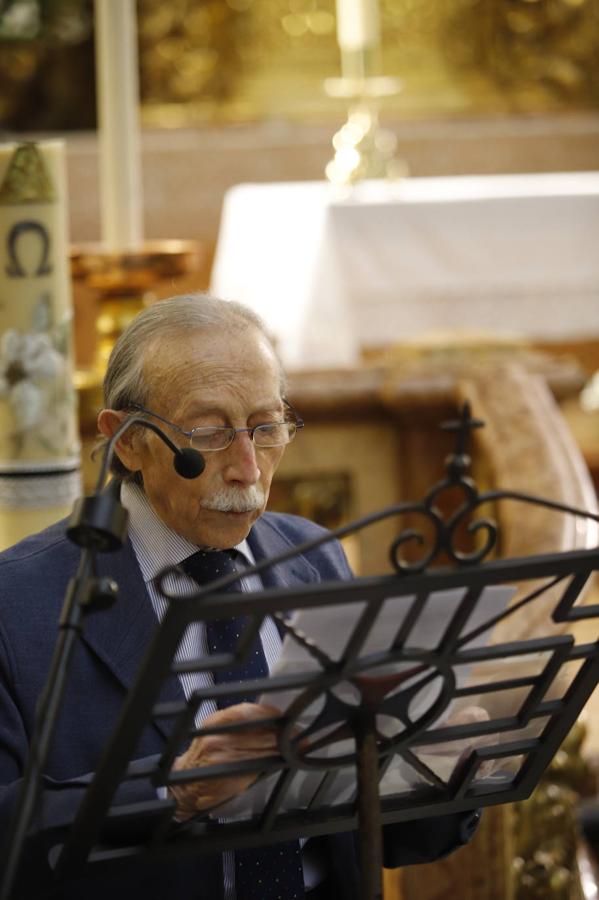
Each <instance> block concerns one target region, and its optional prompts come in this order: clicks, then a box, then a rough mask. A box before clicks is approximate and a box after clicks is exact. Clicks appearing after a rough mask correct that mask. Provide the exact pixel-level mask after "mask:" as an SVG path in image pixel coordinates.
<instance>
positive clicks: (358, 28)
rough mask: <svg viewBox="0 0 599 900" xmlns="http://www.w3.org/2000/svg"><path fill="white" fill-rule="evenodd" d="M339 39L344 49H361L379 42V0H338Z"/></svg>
mask: <svg viewBox="0 0 599 900" xmlns="http://www.w3.org/2000/svg"><path fill="white" fill-rule="evenodd" d="M337 41H338V43H339V46H340V47H341V49H342V50H361V49H362V48H364V47H372V46H374V45H376V44H378V43H379V41H380V25H379V6H378V0H337Z"/></svg>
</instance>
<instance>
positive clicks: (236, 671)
mask: <svg viewBox="0 0 599 900" xmlns="http://www.w3.org/2000/svg"><path fill="white" fill-rule="evenodd" d="M240 559H241V556H240V554H239V553H238V552H237V551H236V550H198V552H197V553H194V554H193V556H190V557H188V558H187V559H186V560H184V562H183V563H182V568H183V569H184V570H185V572H187V574H188V575H190V576H191V577H192V578H193V579H194V581H197V583H198V584H199V585H200V586H203V585H207V584H209V583H210V582H211V581H214V580H215V579H217V578H222V577H223V576H225V575H229V574H231V573H232V572H235V571H239V570H242V569H243V566H242V564H241V563H239V566H237V565H236V561H237V560H240ZM241 590H242V588H241V585H240V583H239V581H235V582H233V583H232V584H231V585H229V586H228V587H225V588H223V591H224V592H233V591H241ZM247 624H248V616H234V617H230V618H227V619H215V620H213V621H211V622H206V638H207V642H208V648H209V650H210V653H232V652H233V651H234V650H235V647H236V646H237V642H238V640H239V637H240V635H241V634H243V631H244V629H245V628H246V627H247ZM267 676H268V666H267V664H266V658H265V656H264V650H263V648H262V641H261V640H260V637H259V636H258V638H257V639H256V641H255V643H254V645H253V646H252V647H251V649H250V652H249V653H248V654H247V657H246V659H245V661H244V662H242V663H241V665H239V666H236V667H234V668H231V669H221V670H220V671H216V672H214V681H215V684H223V683H225V682H230V683H231V682H232V683H235V682H237V683H239V682H240V681H246V680H248V681H254V680H255V679H258V678H266V677H267ZM253 700H255V695H251V696H248V697H243V696H239V695H238V696H236V697H234V698H232V699H230V698H223V699H222V700H219V702H218V706H219V708H220V709H222V708H224V707H226V706H231V705H232V704H234V703H243V702H244V701H250V702H251V701H253ZM235 894H236V897H237V900H295V898H298V900H299V898H303V897H304V878H303V872H302V858H301V852H300V845H299V841H287V842H285V843H283V844H273V845H272V846H271V847H262V848H258V849H255V850H253V849H252V850H236V851H235Z"/></svg>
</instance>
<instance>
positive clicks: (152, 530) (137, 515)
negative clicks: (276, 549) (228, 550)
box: [121, 481, 254, 584]
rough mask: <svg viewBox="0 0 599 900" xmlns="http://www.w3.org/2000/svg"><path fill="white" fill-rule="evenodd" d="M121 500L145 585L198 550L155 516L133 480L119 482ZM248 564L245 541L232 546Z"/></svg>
mask: <svg viewBox="0 0 599 900" xmlns="http://www.w3.org/2000/svg"><path fill="white" fill-rule="evenodd" d="M121 503H122V504H123V506H124V507H125V509H126V510H127V512H128V513H129V538H130V540H131V544H132V546H133V550H134V553H135V556H136V557H137V562H138V563H139V567H140V569H141V574H142V576H143V579H144V581H145V582H146V584H147V583H148V582H149V581H152V579H154V578H156V576H157V575H158V574H159V573H160V572H161V571H162V570H163V569H165V568H167V567H168V566H177V565H179V564H180V563H182V562H183V560H184V559H187V557H188V556H191V555H192V553H195V552H196V551H197V550H198V547H197V546H196V544H192V543H191V541H188V540H187V538H184V537H182V536H181V535H180V534H177V532H176V531H173V529H172V528H169V527H168V525H166V524H165V523H164V522H163V521H162V519H161V518H160V517H159V516H158V515H156V513H155V512H154V510H153V509H152V506H151V505H150V503H149V501H148V498H147V497H146V495H145V493H144V491H143V489H142V488H141V487H140V486H139V485H137V484H134V483H133V482H130V481H125V482H123V484H122V485H121ZM235 549H236V550H238V551H239V552H240V553H241V554H242V556H243V557H244V558H245V560H246V561H247V562H248V563H249V564H250V565H251V564H252V563H253V562H254V557H253V554H252V551H251V550H250V548H249V545H248V542H247V540H244V541H242V542H241V543H240V544H237V546H236V547H235Z"/></svg>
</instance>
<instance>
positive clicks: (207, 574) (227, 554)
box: [181, 550, 239, 590]
mask: <svg viewBox="0 0 599 900" xmlns="http://www.w3.org/2000/svg"><path fill="white" fill-rule="evenodd" d="M238 558H239V553H238V552H237V550H198V551H197V553H192V555H191V556H188V557H187V559H184V560H183V562H182V563H181V568H182V569H183V571H184V572H186V574H187V575H190V576H191V577H192V578H193V579H194V581H197V583H198V584H199V585H204V584H209V583H210V582H211V581H216V579H217V578H224V577H225V575H231V574H232V573H233V572H236V571H237V566H236V564H235V561H236V560H237V559H238ZM225 590H239V585H238V584H237V583H236V582H233V583H232V585H231V587H229V588H225Z"/></svg>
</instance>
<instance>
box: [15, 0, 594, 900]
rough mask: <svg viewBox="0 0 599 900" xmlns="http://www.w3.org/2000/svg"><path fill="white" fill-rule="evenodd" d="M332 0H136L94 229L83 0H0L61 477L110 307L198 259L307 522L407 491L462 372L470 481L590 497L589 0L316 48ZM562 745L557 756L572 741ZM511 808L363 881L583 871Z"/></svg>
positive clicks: (87, 439)
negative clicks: (135, 73) (59, 221)
mask: <svg viewBox="0 0 599 900" xmlns="http://www.w3.org/2000/svg"><path fill="white" fill-rule="evenodd" d="M100 2H102V0H100ZM345 4H346V9H347V7H348V5H349V6H351V5H352V4H351V2H350V0H345ZM343 5H344V0H339V2H338V7H337V9H336V8H335V3H334V0H169V2H167V3H166V2H163V0H138V3H137V7H136V13H137V29H138V37H137V39H136V45H137V49H138V53H139V97H140V110H139V112H140V120H141V125H142V128H141V134H140V139H139V150H138V157H136V159H135V165H136V168H137V170H138V173H139V174H140V175H141V181H142V184H141V187H140V189H139V196H138V198H137V199H138V200H140V198H143V199H142V200H140V202H141V209H142V218H143V222H142V224H141V228H140V231H139V234H137V236H135V235H133V238H132V236H131V234H129V235H128V237H127V236H126V237H125V239H123V240H122V241H121V245H120V246H119V239H118V238H116V239H114V240H112V242H111V241H110V240H109V239H108V238H107V235H106V228H105V225H106V223H105V222H104V223H103V222H102V218H103V212H102V193H101V190H100V187H99V169H100V162H101V157H102V152H103V151H102V149H101V147H100V145H99V141H98V133H97V130H96V123H97V115H96V75H95V72H96V68H95V62H96V60H95V58H94V57H95V54H97V53H98V45H97V42H95V33H94V27H95V26H94V7H93V3H92V0H0V139H2V140H4V141H17V142H22V141H35V140H38V139H42V138H46V137H47V136H48V135H50V136H52V137H59V138H63V139H66V164H67V176H68V197H69V200H68V219H69V234H70V241H71V253H70V257H71V272H72V279H73V281H72V284H73V298H74V311H75V317H74V348H75V362H76V373H75V382H76V386H77V390H78V394H79V409H80V418H79V423H80V431H81V436H82V439H83V447H84V452H83V467H84V476H85V483H86V484H87V485H88V486H89V485H91V483H92V481H93V477H94V474H95V471H96V469H95V466H94V464H92V463H90V461H89V448H90V446H91V445H92V444H93V440H94V433H95V428H94V416H95V412H96V410H97V407H98V405H99V396H98V384H99V377H100V374H101V371H102V367H103V364H104V362H105V360H106V355H107V353H108V352H109V350H110V347H111V345H112V343H113V341H114V339H115V336H116V335H117V334H118V333H119V330H120V329H121V328H122V327H123V324H124V323H126V322H127V321H128V320H129V319H130V317H131V316H132V315H134V314H135V312H136V311H137V310H138V309H140V308H141V306H142V305H143V304H146V303H151V302H153V301H154V300H156V299H158V298H161V297H166V296H169V295H172V294H175V293H183V292H186V291H188V290H205V289H208V288H210V287H211V288H212V289H213V290H214V291H215V292H216V293H218V294H221V295H223V296H226V297H230V298H235V299H241V300H245V301H246V302H249V303H251V304H252V305H253V306H255V307H256V308H257V309H258V311H259V312H261V313H262V314H263V315H264V316H265V318H266V320H267V322H268V324H269V325H270V326H271V328H272V329H273V331H274V333H275V336H276V338H277V340H278V344H279V349H280V351H281V354H282V356H283V358H284V360H285V361H286V363H287V364H288V367H289V369H290V370H291V380H290V397H291V399H292V401H293V402H294V405H295V406H297V408H298V409H299V410H300V411H301V413H302V415H303V417H304V418H305V419H306V421H307V423H308V424H309V428H306V429H305V432H304V434H302V436H301V440H299V441H298V442H297V443H296V444H294V445H292V447H290V448H289V451H288V453H287V455H286V457H285V460H284V463H283V465H282V467H281V470H280V476H279V478H278V480H277V482H276V484H275V486H274V488H273V504H274V505H275V506H276V507H277V508H280V509H285V510H290V511H294V512H299V513H301V514H304V515H307V516H309V517H311V518H314V519H316V520H318V521H320V522H322V523H323V524H325V525H330V526H332V525H337V524H339V523H341V522H343V521H347V520H349V519H350V518H353V517H355V516H357V515H360V514H362V513H366V512H369V511H372V510H373V509H376V508H378V507H380V506H383V505H385V504H387V503H390V502H393V501H398V500H401V499H419V498H420V497H422V496H423V494H424V493H425V491H426V490H427V489H428V488H429V487H430V486H431V484H432V483H434V482H435V481H436V480H437V479H438V478H439V477H440V476H441V470H442V463H443V458H444V456H445V454H446V453H447V452H448V449H449V444H448V443H447V440H446V438H445V437H444V436H443V435H439V434H438V429H437V424H438V422H439V421H440V420H442V419H443V418H447V417H448V416H451V415H453V414H454V413H455V411H456V409H457V408H458V407H459V405H460V404H461V402H462V401H463V400H464V399H468V400H469V401H470V403H471V404H472V407H473V410H474V413H475V414H476V415H478V416H480V417H481V418H483V419H485V420H486V421H487V423H488V424H487V427H486V428H485V429H484V430H483V431H482V432H480V433H479V434H477V442H476V444H475V446H474V448H473V466H474V469H475V473H476V475H477V477H478V479H479V481H480V483H481V484H482V485H483V486H485V485H486V486H489V485H493V484H495V485H498V486H500V487H502V488H508V487H512V488H514V489H520V490H528V491H530V492H532V493H537V494H539V495H542V496H547V497H552V498H554V499H556V500H559V501H561V502H565V503H570V504H571V505H575V506H579V507H583V508H588V509H594V508H595V505H596V490H597V488H598V486H599V377H597V378H595V380H593V376H594V373H595V372H597V371H598V370H599V254H597V250H596V245H597V235H598V234H599V0H380V4H379V5H378V7H377V8H376V9H375V7H374V5H373V4H372V3H366V0H363V2H362V3H361V4H358V5H359V6H361V7H362V8H363V12H364V10H365V11H366V12H365V13H364V14H365V15H370V16H374V17H375V19H376V21H374V19H373V20H372V21H370V22H369V23H366V24H365V23H364V22H362V26H363V28H364V29H365V31H366V32H368V28H370V32H368V34H367V37H368V35H370V37H369V39H368V40H364V41H360V37H364V34H363V33H362V34H361V35H360V34H359V35H358V40H357V42H356V41H354V42H353V44H352V40H351V36H350V39H346V40H345V44H344V41H343V39H342V40H341V51H342V52H341V53H340V47H339V43H338V39H339V36H340V35H339V33H338V30H339V24H340V23H339V18H340V15H341V16H343V15H344V12H343ZM373 10H374V12H373ZM362 26H360V27H362ZM367 26H368V27H367ZM348 27H349V28H350V30H351V23H350V24H349V25H348V23H347V22H346V32H347V28H348ZM358 31H359V28H358ZM346 38H347V33H346ZM115 52H116V51H115ZM105 54H106V60H105V61H106V62H107V63H108V64H110V51H105ZM115 65H116V63H115ZM360 67H361V68H360ZM340 75H342V76H343V78H340V77H339V76H340ZM106 77H108V76H106ZM365 85H367V87H365ZM113 99H114V97H113ZM113 149H114V148H113ZM125 163H126V160H123V166H125ZM103 226H104V228H103ZM113 238H114V235H113ZM497 514H498V516H499V518H500V520H501V524H502V526H503V527H504V535H505V537H504V541H503V545H502V547H501V552H503V553H504V554H506V555H507V554H510V553H511V554H514V553H518V554H521V553H538V552H547V551H553V550H561V549H571V548H574V547H587V546H594V545H596V533H595V531H594V530H593V529H592V528H591V527H590V526H589V527H588V528H584V527H582V526H573V525H572V523H571V522H570V523H564V522H563V521H561V520H560V521H558V518H557V517H555V520H554V517H552V516H547V515H545V516H544V517H542V518H541V519H540V520H539V521H538V522H534V523H533V522H531V521H530V520H527V521H526V522H523V521H521V519H519V518H518V516H517V515H514V514H512V515H509V514H508V513H507V512H506V511H504V510H503V509H501V510H498V511H497ZM41 521H42V520H41V517H40V522H41ZM391 528H392V526H390V525H389V524H386V525H385V526H384V527H382V526H381V527H378V528H377V529H372V530H371V533H369V534H365V535H363V536H362V537H361V538H360V540H359V541H356V542H354V543H353V544H349V545H348V552H349V554H350V556H351V558H352V561H353V562H354V564H355V566H356V568H357V569H358V571H360V572H361V573H364V574H367V573H371V572H380V571H383V570H385V569H386V567H387V565H388V563H387V558H386V552H387V551H386V547H387V546H388V544H389V542H390V540H391V538H392V531H391V530H390V529H391ZM19 536H20V535H19V534H17V533H15V534H14V535H13V539H17V538H18V537H19ZM7 543H10V540H8V541H7ZM593 708H594V707H593ZM586 727H587V728H588V729H589V730H590V738H589V745H590V746H591V748H596V747H598V746H599V726H597V725H596V724H594V718H593V717H591V718H590V719H589V721H588V722H587V726H586ZM574 743H576V742H575V741H574ZM593 752H594V749H593ZM587 755H592V753H590V752H589V753H588V754H587ZM561 765H562V769H564V767H565V770H567V771H570V772H571V771H574V772H578V773H579V774H580V765H581V763H580V756H579V747H578V745H576V746H575V747H574V754H573V756H572V757H567V758H566V759H565V761H564V759H562V761H561ZM577 767H578V768H577ZM585 771H586V770H585ZM562 774H563V772H561V773H558V776H556V777H557V781H558V782H559V783H560V784H562V781H564V779H562V781H560V779H561V778H562ZM589 777H590V776H589ZM574 780H575V779H574ZM565 781H566V782H567V779H565ZM568 784H569V786H568V787H567V788H564V790H565V791H566V794H567V792H568V791H570V790H571V789H572V778H570V781H569V782H568ZM580 784H581V782H580V780H579V782H577V785H576V787H577V788H580ZM554 788H555V781H554V783H553V787H552V789H554ZM550 793H551V792H550ZM566 794H564V793H559V792H558V796H557V800H555V794H554V800H555V803H556V804H557V806H559V805H560V804H561V807H560V809H562V811H563V809H565V808H566V807H567V809H568V810H571V809H573V807H571V806H567V801H566V799H565V797H566ZM570 796H571V795H570V794H567V797H570ZM550 802H551V801H550V799H549V800H548V799H547V797H546V796H545V795H542V797H541V800H539V803H545V804H547V803H549V804H550ZM568 802H569V801H568ZM544 808H545V807H544ZM551 809H552V810H553V812H552V813H551V815H554V820H555V822H556V823H557V832H558V833H559V832H560V829H561V830H562V831H563V830H564V828H565V826H564V820H563V818H562V819H560V818H559V815H558V814H557V813H555V806H553V807H551ZM569 814H570V813H563V815H564V816H567V815H569ZM526 815H527V813H526V812H522V811H516V812H513V811H511V812H507V811H505V810H502V811H497V812H496V813H493V815H491V814H490V815H488V816H487V817H486V818H487V821H488V822H490V823H491V824H490V825H487V826H486V828H485V830H484V831H483V833H482V834H481V836H480V837H479V838H477V840H478V849H477V848H476V846H475V848H474V851H473V852H471V851H470V850H467V851H465V852H464V853H463V854H460V855H459V857H460V860H461V861H460V860H459V861H458V865H457V870H456V869H454V870H451V868H448V867H445V868H441V869H439V870H436V869H435V867H429V868H428V872H429V879H428V881H427V882H426V884H427V885H429V887H426V888H425V887H424V886H423V882H422V879H420V880H419V879H418V877H417V876H412V875H410V874H409V873H408V874H406V875H405V877H404V878H403V880H402V883H401V884H400V882H399V881H398V880H397V879H396V878H393V879H391V877H390V878H389V880H388V883H387V892H388V895H389V897H395V896H399V895H400V892H403V893H402V896H403V897H404V898H405V900H409V898H412V897H414V898H415V897H418V898H419V900H421V898H425V897H429V896H430V897H431V898H432V897H434V896H449V895H450V893H448V892H447V891H446V888H442V887H440V885H447V884H449V883H452V884H453V883H454V882H452V881H451V879H456V880H455V885H457V886H455V887H454V889H453V893H451V896H454V895H455V896H460V897H472V898H473V900H479V898H491V897H493V898H501V900H504V898H516V897H518V898H528V897H531V898H532V897H543V898H545V897H556V898H561V897H564V898H566V897H568V898H570V897H574V896H578V897H579V896H582V894H581V893H580V891H582V887H581V879H580V878H578V877H575V872H578V871H579V870H578V869H577V864H576V862H575V859H576V854H577V852H578V853H579V861H580V859H582V857H581V856H580V846H581V845H576V842H575V841H574V843H572V842H571V843H570V844H567V846H566V843H567V842H564V841H562V842H561V843H560V841H559V840H557V838H556V836H555V833H553V834H549V836H548V837H547V841H548V842H549V843H551V842H552V841H553V843H552V844H551V846H552V847H553V848H554V850H555V848H556V847H557V846H558V844H559V847H558V849H557V850H555V853H554V855H553V856H551V854H549V856H548V855H547V852H548V851H547V852H546V850H545V845H543V847H542V848H541V850H539V846H537V847H536V848H533V849H532V850H531V848H530V843H531V838H530V834H531V830H532V831H534V830H535V827H537V826H538V822H537V826H534V825H530V823H528V825H527V824H526V823H527V821H528V820H526ZM572 815H573V814H572ZM493 816H495V818H494V817H493ZM519 816H520V818H519V819H518V817H519ZM547 816H549V814H547V815H546V818H547ZM514 817H516V819H517V820H518V823H519V824H517V826H515V825H514V822H513V819H514ZM508 819H509V822H508ZM498 823H499V824H500V827H498ZM510 823H511V824H510ZM518 828H519V829H520V844H518V839H517V834H518ZM527 828H528V829H529V830H528V831H526V829H527ZM568 833H569V834H573V832H568ZM523 834H524V835H525V837H522V835H523ZM526 841H528V844H527V845H526V846H527V849H526V852H525V851H524V850H523V849H522V844H523V842H524V843H526ZM552 852H553V851H552ZM535 853H536V854H537V856H535ZM539 853H541V856H539V855H538V854H539ZM543 853H545V856H543ZM468 854H469V855H468ZM560 854H561V855H560ZM514 860H520V862H518V863H515V862H513V861H514ZM522 860H524V861H522ZM586 864H587V863H586V862H584V860H583V862H582V863H580V865H582V866H583V868H584V865H586ZM588 865H589V866H591V862H588ZM448 866H450V867H451V864H450V863H449V864H448ZM518 866H520V868H519V869H518ZM563 872H565V873H566V874H565V875H564V874H563ZM435 873H437V874H435ZM465 873H467V877H466V874H465ZM556 873H557V874H556ZM560 873H562V874H560ZM533 876H534V877H533ZM589 877H590V876H589ZM527 878H528V881H527ZM444 890H445V893H443V891H444ZM386 896H387V894H386ZM585 896H587V895H585ZM588 896H589V897H590V896H596V894H594V895H592V894H588Z"/></svg>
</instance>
